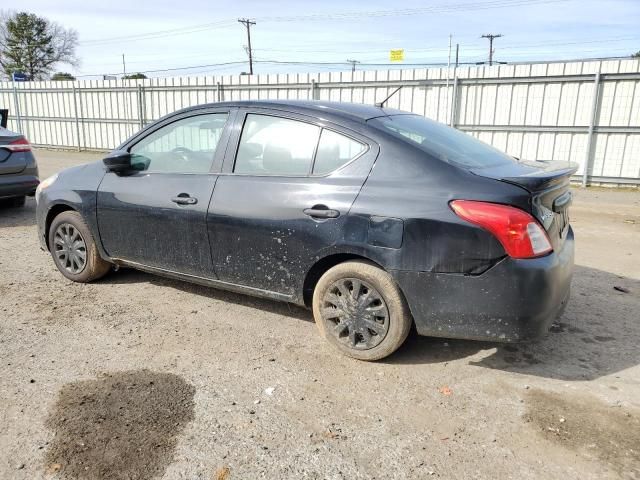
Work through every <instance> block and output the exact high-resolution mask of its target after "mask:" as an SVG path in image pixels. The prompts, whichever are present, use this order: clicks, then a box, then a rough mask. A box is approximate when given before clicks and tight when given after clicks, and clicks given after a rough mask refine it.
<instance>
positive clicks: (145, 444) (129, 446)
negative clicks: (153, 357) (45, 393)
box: [45, 370, 195, 480]
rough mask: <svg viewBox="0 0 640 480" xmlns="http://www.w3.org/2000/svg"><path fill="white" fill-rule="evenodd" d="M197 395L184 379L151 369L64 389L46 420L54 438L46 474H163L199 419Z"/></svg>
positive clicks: (95, 479)
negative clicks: (184, 434)
mask: <svg viewBox="0 0 640 480" xmlns="http://www.w3.org/2000/svg"><path fill="white" fill-rule="evenodd" d="M194 394H195V389H194V387H193V386H191V385H190V384H188V383H187V382H185V381H184V380H183V379H182V378H181V377H179V376H177V375H173V374H169V373H155V372H151V371H148V370H139V371H129V372H121V373H114V374H109V375H105V376H104V377H101V378H99V379H97V380H88V381H81V382H75V383H70V384H67V385H65V386H64V387H63V388H62V389H61V391H60V394H59V397H58V401H57V403H56V405H55V407H54V411H53V412H52V413H51V415H50V416H49V419H48V420H47V427H49V428H50V429H52V430H54V431H55V438H54V440H53V442H52V444H51V446H50V448H49V450H48V451H47V455H46V463H47V464H46V466H45V470H46V471H47V472H57V471H60V472H61V473H62V474H63V475H64V476H65V477H67V478H69V477H70V478H76V479H87V480H88V479H92V480H119V479H151V478H154V477H156V476H159V475H160V474H162V473H163V472H164V470H165V468H166V467H167V465H168V464H169V463H170V462H171V461H172V457H173V450H174V448H175V445H176V442H177V436H178V435H179V434H180V432H181V431H182V429H183V428H184V426H185V425H186V424H187V423H188V422H190V421H191V420H193V418H194V402H193V396H194Z"/></svg>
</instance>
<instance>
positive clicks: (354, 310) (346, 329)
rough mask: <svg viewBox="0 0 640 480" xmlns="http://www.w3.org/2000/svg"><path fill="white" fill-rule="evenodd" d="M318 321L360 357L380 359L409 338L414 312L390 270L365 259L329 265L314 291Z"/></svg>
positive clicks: (337, 343)
mask: <svg viewBox="0 0 640 480" xmlns="http://www.w3.org/2000/svg"><path fill="white" fill-rule="evenodd" d="M313 316H314V318H315V321H316V325H317V326H318V328H319V329H320V332H321V333H322V336H323V337H325V338H326V339H327V340H328V341H329V342H330V343H331V344H332V345H333V346H335V347H336V348H338V350H340V351H341V352H342V353H344V354H345V355H348V356H350V357H353V358H357V359H359V360H379V359H381V358H384V357H386V356H388V355H390V354H392V353H393V352H394V351H396V350H397V349H398V347H400V345H402V344H403V343H404V341H405V340H406V338H407V335H409V331H410V330H411V324H412V320H411V313H410V312H409V308H408V306H407V302H406V301H405V299H404V296H403V295H402V292H401V291H400V289H399V288H398V286H397V284H396V283H395V281H394V280H393V278H392V277H391V275H389V274H388V273H387V272H385V271H384V270H382V269H381V268H379V267H377V266H375V265H373V264H371V263H368V262H364V261H349V262H344V263H341V264H338V265H336V266H335V267H333V268H331V269H329V270H328V271H327V272H326V273H325V274H324V275H322V277H320V280H319V281H318V283H317V285H316V288H315V290H314V292H313Z"/></svg>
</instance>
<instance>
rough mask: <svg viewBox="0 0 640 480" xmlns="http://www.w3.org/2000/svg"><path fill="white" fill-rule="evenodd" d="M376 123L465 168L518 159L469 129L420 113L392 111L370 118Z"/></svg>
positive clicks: (487, 165) (377, 125)
mask: <svg viewBox="0 0 640 480" xmlns="http://www.w3.org/2000/svg"><path fill="white" fill-rule="evenodd" d="M369 123H370V124H371V125H373V126H376V127H378V128H381V129H382V130H386V131H389V132H391V133H392V134H394V135H395V136H398V137H400V138H403V139H406V140H409V141H410V142H412V143H415V144H417V145H418V146H419V147H420V148H421V149H422V150H424V151H425V152H427V153H428V154H430V155H431V156H433V157H435V158H438V159H440V160H442V161H444V162H447V163H452V164H455V165H458V166H462V167H466V168H482V167H494V166H497V165H503V164H507V163H515V159H514V158H513V157H510V156H509V155H507V154H506V153H503V152H501V151H500V150H498V149H496V148H493V147H492V146H490V145H487V144H486V143H484V142H481V141H480V140H477V139H475V138H473V137H472V136H470V135H467V134H466V133H463V132H461V131H460V130H456V129H455V128H451V127H448V126H446V125H443V124H442V123H438V122H434V121H433V120H429V119H427V118H424V117H421V116H420V115H391V116H388V117H379V118H374V119H372V120H369Z"/></svg>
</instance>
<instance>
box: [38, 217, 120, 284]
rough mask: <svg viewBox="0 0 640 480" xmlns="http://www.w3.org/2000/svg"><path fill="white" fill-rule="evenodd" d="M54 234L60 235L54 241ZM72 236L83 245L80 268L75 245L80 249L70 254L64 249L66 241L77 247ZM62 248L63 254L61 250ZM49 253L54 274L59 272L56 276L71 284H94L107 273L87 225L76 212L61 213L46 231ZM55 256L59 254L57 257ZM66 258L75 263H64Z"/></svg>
mask: <svg viewBox="0 0 640 480" xmlns="http://www.w3.org/2000/svg"><path fill="white" fill-rule="evenodd" d="M59 229H60V230H59ZM57 232H59V233H60V235H59V236H58V238H57V239H56V233H57ZM76 234H78V235H79V238H80V239H81V240H82V242H84V263H83V265H82V266H81V265H80V263H81V261H82V260H81V256H82V254H81V252H82V245H81V244H79V245H80V246H79V247H78V248H76V249H74V252H73V253H72V254H69V253H68V252H69V250H68V248H69V246H70V245H71V244H72V242H71V241H67V239H70V238H73V239H75V241H74V242H73V244H74V245H78V244H77V243H76V242H77V239H78V237H77V236H76ZM61 242H62V244H61ZM65 242H66V243H65ZM65 248H66V249H67V250H65ZM49 250H50V251H51V256H52V257H53V262H54V263H55V264H56V267H58V270H60V273H62V275H64V276H65V277H67V278H68V279H69V280H72V281H74V282H80V283H88V282H91V281H93V280H97V279H98V278H101V277H103V276H105V275H106V274H107V273H108V272H109V270H110V269H111V264H110V263H109V262H106V261H104V260H103V259H102V258H101V257H100V254H99V253H98V248H97V247H96V242H95V240H94V239H93V235H91V232H90V230H89V227H87V224H86V223H85V221H84V220H83V219H82V216H81V215H80V214H79V213H78V212H74V211H66V212H62V213H60V214H59V215H58V216H56V217H55V218H54V219H53V222H51V227H50V228H49ZM63 250H65V252H62V251H63ZM57 252H61V254H58V253H57ZM68 258H72V259H75V260H76V262H75V263H74V262H73V261H67V259H68Z"/></svg>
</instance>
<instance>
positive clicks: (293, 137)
mask: <svg viewBox="0 0 640 480" xmlns="http://www.w3.org/2000/svg"><path fill="white" fill-rule="evenodd" d="M319 135H320V127H317V126H315V125H311V124H308V123H304V122H299V121H297V120H290V119H287V118H280V117H273V116H268V115H257V114H248V115H247V118H246V120H245V122H244V128H243V129H242V136H241V138H240V145H239V146H238V154H237V155H236V162H235V165H234V168H233V171H234V173H242V174H251V175H295V176H301V175H308V174H309V173H310V171H311V164H312V162H313V154H314V152H315V149H316V146H317V144H318V137H319Z"/></svg>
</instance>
